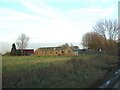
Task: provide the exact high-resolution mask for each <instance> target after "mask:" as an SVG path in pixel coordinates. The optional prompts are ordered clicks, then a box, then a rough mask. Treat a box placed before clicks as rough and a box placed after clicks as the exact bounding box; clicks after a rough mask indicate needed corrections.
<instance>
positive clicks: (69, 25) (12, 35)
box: [0, 0, 119, 43]
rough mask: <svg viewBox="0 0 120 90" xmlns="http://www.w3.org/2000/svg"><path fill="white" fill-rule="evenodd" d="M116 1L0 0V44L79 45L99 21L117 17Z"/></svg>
mask: <svg viewBox="0 0 120 90" xmlns="http://www.w3.org/2000/svg"><path fill="white" fill-rule="evenodd" d="M118 1H119V0H0V42H9V43H13V42H15V41H16V39H17V38H18V36H19V35H20V34H21V33H25V34H26V35H27V36H29V37H30V42H31V43H65V42H71V43H72V42H73V43H79V42H81V39H82V35H83V34H85V33H86V32H90V31H92V26H93V25H95V23H96V22H97V21H98V20H100V19H104V18H107V19H117V18H118Z"/></svg>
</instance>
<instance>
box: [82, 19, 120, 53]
mask: <svg viewBox="0 0 120 90" xmlns="http://www.w3.org/2000/svg"><path fill="white" fill-rule="evenodd" d="M119 29H120V26H119V24H118V21H117V20H107V19H104V20H100V21H98V22H97V23H96V25H95V26H93V31H91V32H87V33H85V34H84V35H83V37H82V45H83V46H84V48H86V49H90V50H94V51H96V50H102V51H105V52H106V53H108V54H117V53H118V43H119V42H118V35H119V33H120V31H119Z"/></svg>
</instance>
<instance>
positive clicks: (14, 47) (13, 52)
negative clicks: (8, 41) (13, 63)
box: [11, 43, 17, 56]
mask: <svg viewBox="0 0 120 90" xmlns="http://www.w3.org/2000/svg"><path fill="white" fill-rule="evenodd" d="M16 51H17V50H16V46H15V43H13V45H12V49H11V55H12V56H15V55H16Z"/></svg>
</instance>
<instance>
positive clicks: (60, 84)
mask: <svg viewBox="0 0 120 90" xmlns="http://www.w3.org/2000/svg"><path fill="white" fill-rule="evenodd" d="M117 62H118V60H117V57H114V56H106V55H104V56H100V55H99V56H94V55H83V56H74V57H73V56H72V57H67V56H61V57H58V56H56V57H53V56H51V57H49V56H48V57H36V56H30V57H19V58H18V57H3V88H8V87H9V88H10V87H12V88H21V87H22V88H88V87H90V86H91V84H92V83H94V82H95V81H96V80H98V79H100V78H103V77H104V76H106V75H108V74H109V71H111V70H112V69H113V68H115V67H117Z"/></svg>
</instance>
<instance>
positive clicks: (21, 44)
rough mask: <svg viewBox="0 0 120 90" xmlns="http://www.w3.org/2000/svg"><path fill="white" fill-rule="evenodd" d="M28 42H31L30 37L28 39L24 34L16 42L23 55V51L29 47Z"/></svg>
mask: <svg viewBox="0 0 120 90" xmlns="http://www.w3.org/2000/svg"><path fill="white" fill-rule="evenodd" d="M28 41H29V37H27V36H26V35H25V34H24V33H22V34H21V35H20V36H19V37H18V39H17V41H16V44H17V47H18V48H19V49H20V50H21V52H22V54H23V49H25V48H26V47H27V45H28Z"/></svg>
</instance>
